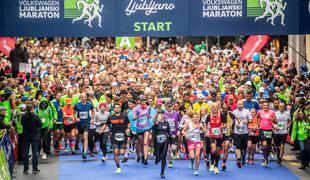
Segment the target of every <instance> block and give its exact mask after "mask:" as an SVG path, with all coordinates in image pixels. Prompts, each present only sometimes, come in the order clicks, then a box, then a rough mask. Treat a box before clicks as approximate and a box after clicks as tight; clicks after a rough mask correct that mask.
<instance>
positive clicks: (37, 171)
mask: <svg viewBox="0 0 310 180" xmlns="http://www.w3.org/2000/svg"><path fill="white" fill-rule="evenodd" d="M39 172H40V170H39V169H34V170H33V171H32V173H33V174H38V173H39Z"/></svg>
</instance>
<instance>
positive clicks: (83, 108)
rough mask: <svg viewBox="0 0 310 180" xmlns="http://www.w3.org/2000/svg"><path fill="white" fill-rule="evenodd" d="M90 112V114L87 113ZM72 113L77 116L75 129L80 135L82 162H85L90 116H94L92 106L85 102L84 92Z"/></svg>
mask: <svg viewBox="0 0 310 180" xmlns="http://www.w3.org/2000/svg"><path fill="white" fill-rule="evenodd" d="M90 111H91V112H92V113H91V114H90V113H89V112H90ZM74 112H75V113H76V114H77V118H76V120H77V122H78V123H77V127H78V131H79V134H80V139H82V142H83V155H82V158H83V160H86V159H87V157H86V153H87V148H88V132H89V126H90V123H91V121H92V122H93V121H94V120H93V119H92V116H93V115H95V111H94V106H93V105H92V104H91V103H90V102H88V101H87V95H86V93H85V92H83V93H82V94H81V102H79V103H77V104H76V105H75V106H74Z"/></svg>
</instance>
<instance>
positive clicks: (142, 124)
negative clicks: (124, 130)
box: [138, 117, 148, 128]
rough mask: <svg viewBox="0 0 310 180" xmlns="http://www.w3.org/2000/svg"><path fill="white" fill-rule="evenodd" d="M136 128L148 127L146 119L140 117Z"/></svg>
mask: <svg viewBox="0 0 310 180" xmlns="http://www.w3.org/2000/svg"><path fill="white" fill-rule="evenodd" d="M138 126H139V127H140V128H146V127H147V126H148V119H147V118H146V117H142V118H140V119H139V122H138Z"/></svg>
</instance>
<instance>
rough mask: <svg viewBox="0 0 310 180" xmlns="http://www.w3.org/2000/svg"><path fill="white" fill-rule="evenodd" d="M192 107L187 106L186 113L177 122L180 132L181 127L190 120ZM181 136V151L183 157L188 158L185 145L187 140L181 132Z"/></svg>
mask: <svg viewBox="0 0 310 180" xmlns="http://www.w3.org/2000/svg"><path fill="white" fill-rule="evenodd" d="M192 113H193V112H192V109H191V108H188V109H187V111H186V114H185V115H184V116H183V117H182V119H181V121H180V123H179V131H180V132H182V131H183V128H184V127H185V125H186V124H188V123H189V122H190V121H191V119H192V118H191V117H192ZM181 138H182V144H183V147H184V148H183V153H184V154H185V159H186V160H187V159H188V155H189V152H188V146H187V140H186V137H185V136H184V135H183V134H182V133H181Z"/></svg>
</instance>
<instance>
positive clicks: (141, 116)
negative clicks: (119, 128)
mask: <svg viewBox="0 0 310 180" xmlns="http://www.w3.org/2000/svg"><path fill="white" fill-rule="evenodd" d="M140 103H141V104H140V106H139V107H137V108H136V109H135V110H134V118H133V119H134V120H135V121H137V122H136V126H137V133H138V142H139V148H140V150H141V152H143V155H142V163H143V164H144V165H147V164H148V162H147V159H148V150H149V136H150V135H151V128H152V126H151V125H152V123H151V122H150V121H152V119H151V118H152V117H151V108H150V107H148V106H147V105H146V98H145V96H141V97H140ZM138 158H139V157H138Z"/></svg>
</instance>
